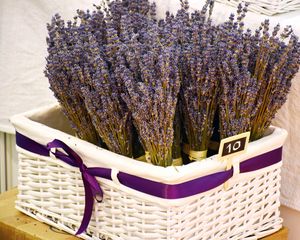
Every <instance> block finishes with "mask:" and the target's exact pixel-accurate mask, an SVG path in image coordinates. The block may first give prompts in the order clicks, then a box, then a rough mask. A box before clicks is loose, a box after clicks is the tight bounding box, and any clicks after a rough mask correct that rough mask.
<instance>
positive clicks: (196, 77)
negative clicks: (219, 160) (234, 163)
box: [176, 1, 218, 160]
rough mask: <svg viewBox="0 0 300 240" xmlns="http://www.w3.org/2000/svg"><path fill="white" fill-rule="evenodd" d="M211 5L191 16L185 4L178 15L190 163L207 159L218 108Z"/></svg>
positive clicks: (184, 114) (207, 3)
mask: <svg viewBox="0 0 300 240" xmlns="http://www.w3.org/2000/svg"><path fill="white" fill-rule="evenodd" d="M211 2H212V1H207V2H206V4H205V5H204V7H203V9H202V10H201V11H200V12H194V13H193V14H192V15H191V17H189V15H188V13H187V10H188V5H187V3H186V1H184V2H183V1H182V9H181V10H180V11H179V12H178V14H177V16H176V17H177V19H179V20H178V21H180V22H181V24H182V26H183V27H181V29H183V33H182V37H181V38H180V42H181V43H182V49H183V54H182V55H183V56H182V59H183V61H182V81H183V84H182V101H183V117H184V126H185V129H186V136H187V140H188V143H189V146H190V151H189V157H190V159H191V160H201V159H204V158H206V152H207V149H208V143H209V140H210V138H211V136H212V133H213V120H214V116H215V112H216V108H217V94H218V82H217V75H216V73H217V72H216V65H217V63H216V61H217V57H216V53H217V51H216V48H215V46H214V44H215V29H214V26H212V24H211V21H210V19H209V17H208V18H207V16H206V15H207V10H208V8H209V6H211Z"/></svg>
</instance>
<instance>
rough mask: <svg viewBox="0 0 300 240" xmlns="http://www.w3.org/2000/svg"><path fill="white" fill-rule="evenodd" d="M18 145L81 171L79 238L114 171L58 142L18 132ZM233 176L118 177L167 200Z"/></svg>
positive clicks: (270, 156) (250, 165)
mask: <svg viewBox="0 0 300 240" xmlns="http://www.w3.org/2000/svg"><path fill="white" fill-rule="evenodd" d="M16 143H17V145H18V146H19V147H20V148H23V149H25V150H27V151H30V152H32V153H36V154H39V155H43V156H50V152H51V153H52V154H53V155H55V157H56V158H58V159H60V160H62V161H64V162H65V163H67V164H69V165H71V166H73V167H77V168H79V170H80V172H81V176H82V180H83V184H84V189H85V209H84V215H83V220H82V223H81V225H80V227H79V229H78V231H77V233H76V235H77V234H80V233H82V232H84V231H85V230H86V228H87V226H88V224H89V221H90V219H91V216H92V211H93V204H94V198H95V199H96V200H97V201H101V200H102V198H103V191H102V189H101V187H100V185H99V183H98V181H97V180H96V178H95V177H101V178H105V179H109V180H112V178H111V169H108V168H102V167H93V168H87V167H86V166H85V165H84V164H83V161H82V159H81V158H80V156H78V154H77V153H76V152H74V151H73V150H72V149H71V148H70V147H68V146H67V145H66V144H65V143H63V142H62V141H60V140H57V139H55V140H54V141H52V142H50V143H49V144H47V146H44V145H42V144H39V143H37V142H35V141H34V140H32V139H30V138H28V137H26V136H24V135H22V134H20V133H18V132H16ZM52 148H60V149H63V150H64V152H65V153H63V152H61V151H58V150H56V151H55V152H52V151H51V149H52ZM281 156H282V147H280V148H277V149H275V150H272V151H270V152H267V153H264V154H261V155H258V156H255V157H253V158H250V159H248V160H246V161H243V162H241V163H240V172H241V173H246V172H251V171H256V170H259V169H262V168H265V167H268V166H271V165H273V164H276V163H278V162H280V161H281ZM107 161H109V159H108V160H107ZM232 176H233V168H231V169H230V170H227V171H222V172H217V173H213V174H209V175H206V176H203V177H199V178H196V179H193V180H190V181H187V182H183V183H179V184H165V183H161V182H156V181H152V180H149V179H146V178H141V177H138V176H135V175H131V174H128V173H124V172H119V173H118V174H117V178H118V180H119V182H120V183H121V184H122V185H124V186H126V187H129V188H132V189H134V190H137V191H140V192H143V193H146V194H150V195H152V196H155V197H160V198H164V199H179V198H185V197H189V196H193V195H196V194H199V193H203V192H206V191H208V190H210V189H213V188H215V187H218V186H220V185H221V184H223V183H225V182H226V181H227V180H229V179H230V178H231V177H232Z"/></svg>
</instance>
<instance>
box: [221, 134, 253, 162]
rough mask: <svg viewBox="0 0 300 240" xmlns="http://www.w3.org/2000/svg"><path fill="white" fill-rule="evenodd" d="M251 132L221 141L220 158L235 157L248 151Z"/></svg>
mask: <svg viewBox="0 0 300 240" xmlns="http://www.w3.org/2000/svg"><path fill="white" fill-rule="evenodd" d="M249 137H250V132H246V133H241V134H238V135H235V136H232V137H228V138H225V139H222V140H221V143H220V148H219V158H224V157H227V158H228V157H233V156H236V155H238V154H242V153H244V152H245V151H246V150H247V145H248V142H249Z"/></svg>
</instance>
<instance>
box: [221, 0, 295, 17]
mask: <svg viewBox="0 0 300 240" xmlns="http://www.w3.org/2000/svg"><path fill="white" fill-rule="evenodd" d="M217 2H220V3H224V4H227V5H230V6H234V7H236V6H237V5H238V4H239V3H240V2H248V3H250V5H249V7H248V9H249V10H250V11H252V12H256V13H262V14H265V15H269V16H272V15H275V14H279V13H286V12H290V11H295V10H299V9H300V1H299V0H259V1H256V0H247V1H241V0H217Z"/></svg>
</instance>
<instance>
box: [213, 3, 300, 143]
mask: <svg viewBox="0 0 300 240" xmlns="http://www.w3.org/2000/svg"><path fill="white" fill-rule="evenodd" d="M246 12H247V5H245V6H243V5H241V4H240V5H239V6H238V10H237V18H236V20H235V16H234V15H233V14H232V15H231V16H230V18H229V21H227V22H225V23H224V24H222V25H221V26H219V27H218V38H219V43H218V49H219V50H218V51H219V54H218V55H219V60H218V63H219V64H218V65H219V66H218V72H219V76H220V79H221V97H220V103H219V104H220V133H221V137H222V138H225V137H228V136H232V135H235V134H238V133H241V132H245V131H250V130H251V140H256V139H258V138H261V137H262V136H263V134H264V132H265V130H266V129H267V128H268V127H269V126H270V124H271V121H272V119H273V118H274V116H275V114H276V112H277V111H278V109H279V108H280V107H281V106H282V105H283V104H284V102H285V101H286V97H287V94H288V92H289V89H290V86H291V79H292V78H293V77H294V75H295V74H296V72H297V71H298V69H299V59H300V55H299V51H300V49H299V42H298V38H297V37H296V36H294V35H293V34H292V31H291V29H290V27H286V28H285V29H284V31H283V32H282V34H281V35H280V37H279V36H278V35H279V34H278V33H279V30H280V27H279V25H277V26H276V27H275V28H274V30H273V32H272V34H271V35H270V34H269V21H268V20H266V21H264V22H263V23H262V24H261V26H260V28H259V29H257V30H256V31H255V33H254V34H252V32H251V31H250V30H249V29H248V30H246V31H244V30H243V26H244V23H243V19H244V17H245V15H246ZM285 41H287V42H288V43H287V44H286V43H285Z"/></svg>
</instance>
